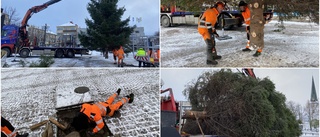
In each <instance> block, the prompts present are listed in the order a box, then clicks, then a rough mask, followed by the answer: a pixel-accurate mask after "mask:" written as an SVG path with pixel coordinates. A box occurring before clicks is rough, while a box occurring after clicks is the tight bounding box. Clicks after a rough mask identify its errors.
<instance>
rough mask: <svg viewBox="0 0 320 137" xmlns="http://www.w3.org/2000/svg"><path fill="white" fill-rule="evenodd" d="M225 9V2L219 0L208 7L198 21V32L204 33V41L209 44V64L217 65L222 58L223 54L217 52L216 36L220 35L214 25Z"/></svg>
mask: <svg viewBox="0 0 320 137" xmlns="http://www.w3.org/2000/svg"><path fill="white" fill-rule="evenodd" d="M223 9H224V4H223V3H222V2H217V3H216V4H215V6H214V7H211V8H209V9H207V10H206V11H205V12H204V13H203V15H202V16H201V17H200V21H199V23H198V32H199V33H200V34H201V35H202V37H203V39H204V41H205V42H206V44H207V64H209V65H217V64H218V62H217V61H216V59H221V56H219V55H218V54H217V50H216V48H215V45H216V43H215V40H214V36H216V37H219V35H218V34H217V31H216V30H215V28H214V26H215V24H216V22H217V18H218V16H219V14H220V13H221V12H222V10H223Z"/></svg>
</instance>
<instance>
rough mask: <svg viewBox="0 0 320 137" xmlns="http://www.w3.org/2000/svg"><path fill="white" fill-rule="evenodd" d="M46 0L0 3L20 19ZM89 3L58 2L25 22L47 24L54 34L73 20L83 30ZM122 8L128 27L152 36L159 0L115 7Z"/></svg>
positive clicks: (124, 0) (126, 1)
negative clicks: (129, 20)
mask: <svg viewBox="0 0 320 137" xmlns="http://www.w3.org/2000/svg"><path fill="white" fill-rule="evenodd" d="M47 1H49V0H1V7H2V8H5V7H13V8H16V10H17V12H18V16H19V17H21V19H22V18H23V16H24V15H25V13H26V12H27V10H28V9H29V8H31V7H33V6H37V5H41V4H43V3H45V2H47ZM88 2H90V0H61V1H60V2H58V3H55V4H53V5H51V6H49V7H48V8H47V9H44V10H43V11H41V12H38V13H36V14H34V15H33V16H32V17H31V19H30V20H29V23H28V24H29V25H35V26H44V24H46V23H47V24H48V25H50V29H49V30H50V31H52V32H56V26H58V25H62V24H65V23H68V22H70V21H73V22H74V23H75V24H78V25H79V26H80V27H82V28H84V27H86V24H85V22H84V19H85V18H89V17H90V15H89V13H88V11H87V8H86V7H87V4H88ZM123 6H124V7H125V8H126V12H125V13H124V14H123V16H122V20H124V19H126V18H128V17H129V16H131V22H130V26H133V25H137V26H138V27H144V31H145V34H146V35H153V34H154V33H155V32H156V31H159V26H160V24H159V22H160V21H159V12H160V6H159V0H119V3H118V7H123ZM132 17H135V18H136V17H141V18H142V21H141V22H140V23H138V22H136V19H134V21H135V22H133V21H132Z"/></svg>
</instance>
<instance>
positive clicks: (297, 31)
mask: <svg viewBox="0 0 320 137" xmlns="http://www.w3.org/2000/svg"><path fill="white" fill-rule="evenodd" d="M277 24H278V23H277V21H271V22H270V23H268V24H266V25H265V29H264V32H265V35H264V42H265V48H264V50H263V52H262V55H261V56H260V57H253V56H252V55H253V54H254V52H255V51H251V52H242V51H241V49H242V48H244V47H245V45H246V41H247V40H246V39H247V38H246V32H245V27H240V28H237V27H236V28H234V30H228V31H225V35H229V36H231V37H232V39H229V40H221V41H219V40H216V43H217V44H216V48H217V51H218V54H219V55H222V59H221V60H218V62H219V64H218V65H216V66H212V65H206V52H205V51H206V45H205V42H204V40H203V38H202V37H201V36H200V34H199V33H198V31H197V26H175V27H169V28H165V27H161V66H162V67H319V26H318V25H316V24H314V23H303V22H285V23H284V24H285V27H286V29H285V30H283V31H282V32H275V31H274V30H276V29H278V27H276V25H277ZM217 32H218V33H219V35H220V36H222V32H221V30H218V31H217Z"/></svg>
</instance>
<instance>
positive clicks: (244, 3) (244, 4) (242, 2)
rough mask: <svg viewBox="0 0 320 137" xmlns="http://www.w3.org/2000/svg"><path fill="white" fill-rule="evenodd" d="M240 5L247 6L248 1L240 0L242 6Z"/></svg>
mask: <svg viewBox="0 0 320 137" xmlns="http://www.w3.org/2000/svg"><path fill="white" fill-rule="evenodd" d="M240 6H247V3H246V2H244V1H240V2H239V7H240Z"/></svg>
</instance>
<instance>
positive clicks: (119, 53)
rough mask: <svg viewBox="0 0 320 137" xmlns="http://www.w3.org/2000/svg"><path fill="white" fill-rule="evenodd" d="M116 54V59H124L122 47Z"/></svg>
mask: <svg viewBox="0 0 320 137" xmlns="http://www.w3.org/2000/svg"><path fill="white" fill-rule="evenodd" d="M117 54H118V58H119V59H123V57H124V51H123V48H122V47H120V49H119V50H118V52H117Z"/></svg>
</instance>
